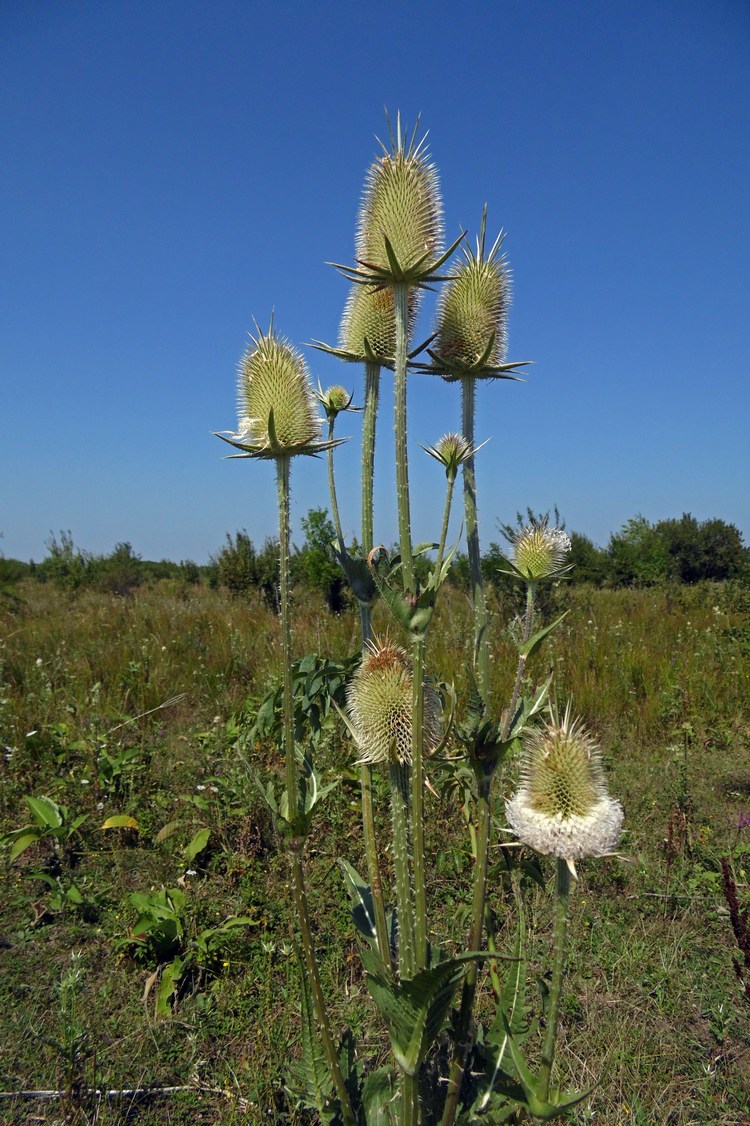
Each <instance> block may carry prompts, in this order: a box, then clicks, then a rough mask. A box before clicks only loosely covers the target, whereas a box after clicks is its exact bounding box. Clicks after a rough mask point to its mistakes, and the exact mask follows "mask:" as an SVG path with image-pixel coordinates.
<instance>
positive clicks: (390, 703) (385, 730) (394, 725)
mask: <svg viewBox="0 0 750 1126" xmlns="http://www.w3.org/2000/svg"><path fill="white" fill-rule="evenodd" d="M413 679H414V678H413V672H412V663H411V661H410V659H409V657H408V656H407V654H406V653H405V651H404V650H403V649H402V648H401V647H400V646H398V645H393V644H392V643H391V642H390V641H384V642H375V643H370V644H369V647H368V651H367V653H366V654H365V656H364V659H363V661H362V664H361V665H360V666H359V668H358V669H357V671H356V672H355V674H354V676H353V677H352V679H351V681H350V683H349V687H348V688H347V693H346V702H347V709H348V712H349V721H350V724H351V729H352V732H353V734H354V738H355V740H356V743H357V747H358V749H359V752H360V755H361V761H362V762H369V763H373V764H375V763H380V764H389V763H405V762H410V761H411V745H412V714H413V713H412V694H413ZM439 740H440V700H439V698H438V695H437V692H436V691H435V689H434V688H433V687H432V685H431V684H430V683H429V682H427V681H425V685H424V747H425V750H426V751H427V752H428V753H429V752H430V751H431V750H434V748H435V747H436V746H437V744H438V742H439Z"/></svg>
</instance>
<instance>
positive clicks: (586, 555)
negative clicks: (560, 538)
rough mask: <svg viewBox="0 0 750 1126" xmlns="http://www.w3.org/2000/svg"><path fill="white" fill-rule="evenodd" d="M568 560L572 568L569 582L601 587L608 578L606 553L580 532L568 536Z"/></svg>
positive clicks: (608, 570)
mask: <svg viewBox="0 0 750 1126" xmlns="http://www.w3.org/2000/svg"><path fill="white" fill-rule="evenodd" d="M569 559H570V562H571V564H572V567H573V569H572V570H571V572H570V581H571V582H574V583H593V584H594V585H595V586H601V585H602V584H603V583H604V582H606V580H607V578H608V577H609V573H610V563H611V561H610V558H609V556H608V555H607V552H606V551H604V550H603V549H602V548H600V547H597V546H596V545H595V544H594V543H592V541H591V540H590V539H589V538H588V536H583V535H581V533H580V532H571V534H570V556H569Z"/></svg>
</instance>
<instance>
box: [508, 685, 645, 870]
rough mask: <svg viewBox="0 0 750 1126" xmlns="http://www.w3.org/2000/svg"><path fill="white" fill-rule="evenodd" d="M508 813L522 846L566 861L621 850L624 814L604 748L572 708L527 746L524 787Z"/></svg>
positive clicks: (524, 762) (510, 804)
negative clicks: (610, 787) (607, 774)
mask: <svg viewBox="0 0 750 1126" xmlns="http://www.w3.org/2000/svg"><path fill="white" fill-rule="evenodd" d="M505 812H506V816H507V818H508V823H509V825H510V826H511V828H512V829H513V830H514V832H515V834H516V836H517V837H518V839H519V840H520V841H522V842H523V844H526V845H528V846H529V847H530V848H533V849H535V851H536V852H541V853H542V854H543V855H547V856H556V857H558V858H559V859H562V860H566V861H567V862H568V867H569V868H570V869H571V871H572V872H573V874H574V875H575V865H574V861H576V860H580V859H583V858H584V857H586V856H604V855H606V854H607V853H610V852H612V851H613V849H615V848H616V847H617V844H618V842H619V839H620V828H621V826H622V820H623V811H622V806H621V805H620V803H619V802H618V801H615V800H614V799H613V798H611V797H610V796H609V794H608V793H607V787H606V783H605V780H604V771H603V769H602V763H601V757H600V752H599V748H598V747H597V745H596V743H595V742H594V740H593V738H592V737H591V735H589V733H588V732H587V731H586V729H585V727H584V726H583V723H582V721H581V720H580V719H572V718H571V713H570V705H568V707H567V709H566V711H565V715H564V717H563V719H562V722H558V721H557V720H556V719H555V718H553V720H552V722H551V723H549V724H547V726H545V727H543V728H540V729H539V730H537V731H534V732H533V734H531V735H530V736H529V737H528V739H527V741H526V743H525V746H524V754H523V762H522V767H521V783H520V786H519V789H518V790H517V792H516V793H515V794H514V795H513V797H512V798H511V799H510V801H508V802H506V805H505Z"/></svg>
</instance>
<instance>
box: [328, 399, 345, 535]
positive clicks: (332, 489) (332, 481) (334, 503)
mask: <svg viewBox="0 0 750 1126" xmlns="http://www.w3.org/2000/svg"><path fill="white" fill-rule="evenodd" d="M333 428H334V420H333V419H332V418H330V419H329V420H328V441H329V442H330V441H331V440H332V439H333ZM328 491H329V493H330V494H331V512H332V513H333V523H334V527H335V528H336V538H337V539H338V541H339V550H340V551H343V549H344V533H343V531H342V528H341V516H340V515H339V502H338V497H337V495H336V477H335V475H334V472H333V448H331V449H329V451H328Z"/></svg>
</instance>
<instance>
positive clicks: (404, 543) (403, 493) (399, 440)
mask: <svg viewBox="0 0 750 1126" xmlns="http://www.w3.org/2000/svg"><path fill="white" fill-rule="evenodd" d="M393 299H394V303H395V311H396V371H395V396H396V411H395V427H396V491H397V494H398V538H399V548H400V550H401V566H402V569H403V575H404V588H405V590H407V591H410V592H411V593H412V594H414V593H415V592H416V583H415V580H414V559H413V556H412V550H411V512H410V507H409V463H408V457H407V452H406V341H407V330H408V315H409V287H408V285H406V284H405V283H403V282H398V283H397V284H395V285H394V286H393Z"/></svg>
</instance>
